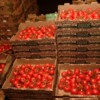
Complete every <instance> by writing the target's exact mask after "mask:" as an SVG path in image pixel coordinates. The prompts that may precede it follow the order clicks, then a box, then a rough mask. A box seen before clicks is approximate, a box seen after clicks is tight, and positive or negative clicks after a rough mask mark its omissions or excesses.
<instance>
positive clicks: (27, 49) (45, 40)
mask: <svg viewBox="0 0 100 100" xmlns="http://www.w3.org/2000/svg"><path fill="white" fill-rule="evenodd" d="M19 30H21V31H19V32H18V33H17V34H16V36H13V37H12V39H11V44H12V49H13V51H14V56H15V57H16V58H44V57H53V58H55V57H56V44H55V37H54V35H55V33H56V27H55V24H54V22H51V21H50V22H37V23H31V22H26V23H24V24H21V25H20V27H19Z"/></svg>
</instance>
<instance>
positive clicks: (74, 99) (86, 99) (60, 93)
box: [56, 64, 100, 100]
mask: <svg viewBox="0 0 100 100" xmlns="http://www.w3.org/2000/svg"><path fill="white" fill-rule="evenodd" d="M75 68H79V69H80V70H93V69H95V68H100V64H58V80H57V85H56V96H57V97H59V98H60V99H59V98H58V99H57V100H100V95H72V94H70V93H68V92H64V90H60V89H58V83H59V81H60V79H61V77H62V76H61V73H62V72H63V71H65V70H71V71H74V69H75Z"/></svg>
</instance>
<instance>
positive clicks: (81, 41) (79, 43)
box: [76, 40, 89, 45]
mask: <svg viewBox="0 0 100 100" xmlns="http://www.w3.org/2000/svg"><path fill="white" fill-rule="evenodd" d="M76 44H77V45H87V44H89V42H88V40H78V41H76Z"/></svg>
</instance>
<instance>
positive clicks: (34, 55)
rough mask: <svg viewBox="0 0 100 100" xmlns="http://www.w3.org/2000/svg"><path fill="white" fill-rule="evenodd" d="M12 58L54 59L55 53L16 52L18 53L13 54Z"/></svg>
mask: <svg viewBox="0 0 100 100" xmlns="http://www.w3.org/2000/svg"><path fill="white" fill-rule="evenodd" d="M14 56H15V57H20V58H44V57H54V58H56V51H45V52H44V51H43V52H18V53H14Z"/></svg>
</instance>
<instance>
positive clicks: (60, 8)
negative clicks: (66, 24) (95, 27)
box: [57, 2, 100, 21]
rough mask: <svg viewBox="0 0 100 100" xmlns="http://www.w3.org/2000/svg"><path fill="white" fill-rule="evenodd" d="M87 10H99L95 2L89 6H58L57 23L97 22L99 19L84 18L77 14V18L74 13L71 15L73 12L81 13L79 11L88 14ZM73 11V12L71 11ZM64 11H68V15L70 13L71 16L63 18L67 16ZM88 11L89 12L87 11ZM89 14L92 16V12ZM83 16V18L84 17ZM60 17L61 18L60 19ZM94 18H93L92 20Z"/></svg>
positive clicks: (99, 5)
mask: <svg viewBox="0 0 100 100" xmlns="http://www.w3.org/2000/svg"><path fill="white" fill-rule="evenodd" d="M88 8H89V9H90V8H91V9H92V10H91V11H93V10H96V9H98V8H100V4H98V3H97V2H94V3H91V4H79V5H70V4H66V5H59V6H58V19H57V20H58V21H63V20H80V21H82V20H99V17H98V18H97V17H94V16H91V17H88V18H87V16H85V14H83V13H82V14H79V15H78V16H76V15H75V14H76V13H73V10H74V11H77V12H78V11H81V10H85V11H86V13H87V14H88ZM72 9H73V10H72ZM66 10H69V12H68V13H69V14H70V13H71V15H69V16H65V15H67V13H66ZM89 11H90V10H89ZM78 13H79V12H78ZM99 13H100V12H98V11H97V13H96V14H99ZM90 14H93V13H92V12H90ZM84 16H85V17H84ZM61 17H62V18H61ZM93 17H94V18H93Z"/></svg>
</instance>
